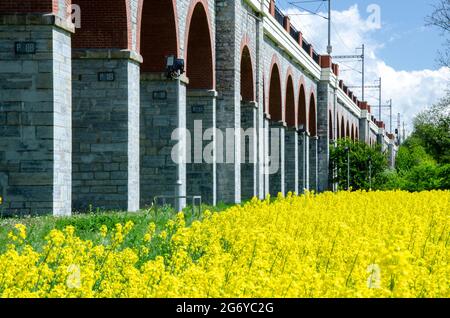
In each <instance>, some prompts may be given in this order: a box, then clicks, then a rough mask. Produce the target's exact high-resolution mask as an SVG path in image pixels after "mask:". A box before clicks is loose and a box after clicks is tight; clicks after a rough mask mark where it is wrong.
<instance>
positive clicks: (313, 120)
mask: <svg viewBox="0 0 450 318" xmlns="http://www.w3.org/2000/svg"><path fill="white" fill-rule="evenodd" d="M309 96H310V97H309V112H308V113H309V116H308V128H309V133H310V134H311V136H313V137H315V136H317V115H316V97H315V94H314V90H313V88H311V93H310V95H309Z"/></svg>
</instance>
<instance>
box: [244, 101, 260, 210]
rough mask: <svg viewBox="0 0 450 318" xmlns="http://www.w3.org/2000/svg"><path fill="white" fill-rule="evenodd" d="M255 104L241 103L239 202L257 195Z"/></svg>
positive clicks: (256, 109) (256, 110)
mask: <svg viewBox="0 0 450 318" xmlns="http://www.w3.org/2000/svg"><path fill="white" fill-rule="evenodd" d="M257 112H258V108H257V104H256V103H255V102H241V135H240V138H241V143H240V145H241V147H240V148H241V152H240V154H241V159H240V163H241V200H242V201H245V200H250V199H252V198H253V197H254V196H257V195H258V184H257V182H258V181H257V180H258V176H257V173H258V169H257V168H258V166H257V164H258V134H257V133H258V130H257V128H256V117H257Z"/></svg>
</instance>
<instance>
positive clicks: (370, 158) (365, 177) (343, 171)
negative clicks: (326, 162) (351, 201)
mask: <svg viewBox="0 0 450 318" xmlns="http://www.w3.org/2000/svg"><path fill="white" fill-rule="evenodd" d="M346 149H348V150H349V155H350V187H351V188H352V189H353V190H359V189H367V190H368V189H370V188H371V187H374V186H375V185H376V182H377V180H378V179H380V175H381V174H382V173H383V172H384V171H385V170H386V169H387V168H388V161H387V157H386V156H385V155H384V154H383V153H382V152H381V149H380V147H379V146H376V147H370V146H368V145H367V144H365V143H362V142H359V141H352V140H350V139H343V140H338V142H337V146H336V147H332V148H331V151H330V163H331V169H332V170H333V169H335V170H336V172H337V173H336V176H335V177H334V178H333V182H334V183H338V185H339V188H340V189H347V150H346Z"/></svg>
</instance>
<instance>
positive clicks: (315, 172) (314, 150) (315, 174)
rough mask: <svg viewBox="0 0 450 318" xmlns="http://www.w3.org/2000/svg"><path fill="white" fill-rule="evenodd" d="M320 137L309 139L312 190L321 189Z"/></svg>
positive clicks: (310, 183) (310, 184)
mask: <svg viewBox="0 0 450 318" xmlns="http://www.w3.org/2000/svg"><path fill="white" fill-rule="evenodd" d="M318 150H319V137H317V136H315V137H311V138H310V139H309V186H310V189H311V190H314V191H316V192H318V191H319V157H318V155H319V151H318Z"/></svg>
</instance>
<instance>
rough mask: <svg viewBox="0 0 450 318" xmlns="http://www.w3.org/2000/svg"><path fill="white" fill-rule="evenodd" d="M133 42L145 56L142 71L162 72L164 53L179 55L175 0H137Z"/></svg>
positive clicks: (166, 54) (165, 54)
mask: <svg viewBox="0 0 450 318" xmlns="http://www.w3.org/2000/svg"><path fill="white" fill-rule="evenodd" d="M136 42H137V43H136V49H137V51H138V52H140V53H141V55H142V57H143V59H144V61H143V64H142V66H141V70H142V71H143V72H163V71H164V69H165V62H166V61H165V57H166V56H168V55H175V56H176V57H178V56H179V39H178V17H177V9H176V1H175V0H158V1H154V0H140V1H139V11H138V26H137V40H136Z"/></svg>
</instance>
